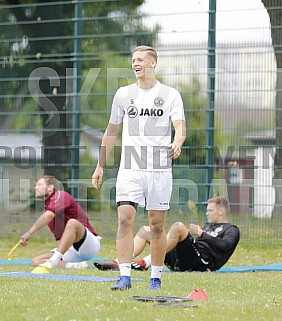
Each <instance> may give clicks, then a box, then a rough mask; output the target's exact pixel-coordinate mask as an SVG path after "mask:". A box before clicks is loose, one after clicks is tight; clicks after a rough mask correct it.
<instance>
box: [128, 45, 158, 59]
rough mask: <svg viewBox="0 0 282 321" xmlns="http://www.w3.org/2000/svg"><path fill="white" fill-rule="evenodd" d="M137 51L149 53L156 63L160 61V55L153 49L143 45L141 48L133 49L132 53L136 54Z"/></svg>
mask: <svg viewBox="0 0 282 321" xmlns="http://www.w3.org/2000/svg"><path fill="white" fill-rule="evenodd" d="M136 51H141V52H147V53H148V54H149V55H150V56H152V57H153V58H154V59H155V60H156V62H157V61H158V54H157V52H156V50H155V49H154V48H152V47H149V46H145V45H141V46H137V47H135V48H134V49H133V51H132V53H134V52H136Z"/></svg>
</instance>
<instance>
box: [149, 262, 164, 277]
mask: <svg viewBox="0 0 282 321" xmlns="http://www.w3.org/2000/svg"><path fill="white" fill-rule="evenodd" d="M163 267H164V266H163V265H160V266H157V265H152V266H151V279H152V278H158V279H160V278H161V277H162V271H163Z"/></svg>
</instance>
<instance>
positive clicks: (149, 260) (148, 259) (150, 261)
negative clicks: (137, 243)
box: [143, 254, 152, 268]
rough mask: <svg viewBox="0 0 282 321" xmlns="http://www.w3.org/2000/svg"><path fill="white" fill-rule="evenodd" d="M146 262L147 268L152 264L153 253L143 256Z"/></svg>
mask: <svg viewBox="0 0 282 321" xmlns="http://www.w3.org/2000/svg"><path fill="white" fill-rule="evenodd" d="M143 260H144V262H145V263H146V268H149V267H150V266H151V264H152V260H151V255H150V254H149V255H147V256H145V257H143Z"/></svg>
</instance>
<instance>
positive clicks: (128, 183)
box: [92, 45, 186, 290]
mask: <svg viewBox="0 0 282 321" xmlns="http://www.w3.org/2000/svg"><path fill="white" fill-rule="evenodd" d="M156 65H157V53H156V51H155V49H153V48H151V47H148V46H144V45H142V46H138V47H136V48H135V49H134V50H133V55H132V69H133V71H134V73H135V75H136V78H137V82H136V83H134V84H131V85H129V86H125V87H121V88H119V89H118V90H117V92H116V94H115V97H114V100H113V104H112V111H111V116H110V120H109V124H108V126H107V128H106V131H105V134H104V136H103V140H102V144H101V152H100V156H99V160H98V164H97V166H96V169H95V171H94V173H93V175H92V184H93V186H94V187H95V188H100V186H101V182H102V178H103V166H104V165H105V163H106V161H107V158H108V156H109V154H110V152H111V150H112V149H113V147H114V145H115V142H116V139H117V135H118V132H119V128H120V127H121V125H122V153H121V160H120V167H119V172H118V176H117V182H116V203H117V209H118V223H119V224H118V231H117V238H116V246H117V254H118V262H119V269H120V277H119V279H118V282H117V283H116V284H115V285H114V286H112V290H125V289H129V288H131V278H130V275H131V260H132V253H133V238H134V229H133V228H134V219H135V214H136V210H137V206H143V207H144V206H146V210H147V211H148V219H149V226H150V229H151V232H152V241H151V247H150V249H151V258H152V266H151V277H150V289H151V290H158V289H160V288H161V274H162V269H163V265H164V257H165V253H166V231H165V221H166V213H167V210H168V209H169V203H170V198H171V192H172V159H176V158H178V157H179V156H180V154H181V147H182V144H183V143H184V141H185V138H186V123H185V116H184V109H183V102H182V98H181V95H180V93H179V92H178V91H177V90H176V89H174V88H172V87H169V86H165V85H163V84H161V83H160V82H159V81H158V80H157V79H156V76H155V67H156ZM171 124H172V125H173V127H174V130H175V134H174V137H172V129H171Z"/></svg>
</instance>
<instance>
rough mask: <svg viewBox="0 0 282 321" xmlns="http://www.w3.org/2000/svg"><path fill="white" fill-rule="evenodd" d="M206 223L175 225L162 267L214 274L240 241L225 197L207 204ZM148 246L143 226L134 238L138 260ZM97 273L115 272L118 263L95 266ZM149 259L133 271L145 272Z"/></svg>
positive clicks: (147, 233) (170, 230)
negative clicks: (229, 215)
mask: <svg viewBox="0 0 282 321" xmlns="http://www.w3.org/2000/svg"><path fill="white" fill-rule="evenodd" d="M207 203H208V204H207V211H206V216H207V223H206V224H205V225H204V226H203V228H201V227H200V226H199V225H196V224H190V225H189V228H187V227H186V226H185V225H184V224H183V223H182V222H177V223H174V224H173V225H172V226H171V227H170V229H169V232H168V233H167V249H166V253H167V254H166V256H165V264H166V266H167V267H168V268H169V269H170V270H171V271H216V270H218V269H220V268H221V267H222V266H223V265H224V264H225V263H226V262H227V261H228V260H229V258H230V257H231V255H232V254H233V252H234V250H235V248H236V246H237V244H238V242H239V239H240V231H239V229H238V227H237V226H235V225H233V224H231V223H228V219H227V213H228V210H229V204H228V201H227V199H226V198H225V197H222V196H218V197H213V198H211V199H209V200H208V202H207ZM147 243H148V244H150V228H149V227H148V226H142V227H141V228H140V230H139V231H138V233H137V235H136V236H135V238H134V254H133V257H136V256H138V255H139V254H140V253H141V252H142V251H143V250H144V248H145V246H146V244H147ZM94 265H95V266H96V267H97V268H98V269H100V270H118V262H117V260H112V261H109V262H94ZM150 265H151V256H150V255H148V256H146V257H144V258H143V259H141V260H138V261H132V263H131V266H132V268H133V269H135V270H141V271H143V270H148V268H149V267H150Z"/></svg>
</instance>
